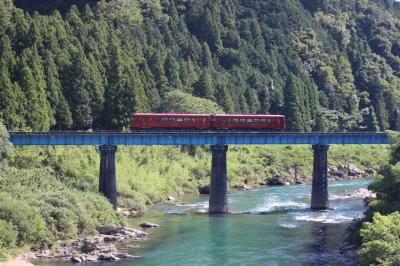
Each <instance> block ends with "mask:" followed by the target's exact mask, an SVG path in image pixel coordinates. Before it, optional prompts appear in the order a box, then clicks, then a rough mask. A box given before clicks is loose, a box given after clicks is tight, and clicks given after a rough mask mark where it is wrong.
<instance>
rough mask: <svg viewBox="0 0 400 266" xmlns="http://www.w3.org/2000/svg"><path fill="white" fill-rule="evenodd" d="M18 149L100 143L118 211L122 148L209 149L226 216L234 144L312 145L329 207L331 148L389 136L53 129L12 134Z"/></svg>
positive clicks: (103, 180)
mask: <svg viewBox="0 0 400 266" xmlns="http://www.w3.org/2000/svg"><path fill="white" fill-rule="evenodd" d="M10 140H11V142H12V143H13V144H14V145H17V146H20V145H95V146H98V150H99V152H100V174H99V191H100V192H101V193H103V194H104V195H105V196H106V197H107V198H108V199H109V201H110V202H111V203H112V204H113V206H114V208H116V207H117V188H116V169H115V152H116V151H117V145H210V150H211V153H212V163H211V182H210V198H209V212H210V213H225V212H227V211H228V203H227V180H228V179H227V167H226V165H227V161H226V153H227V150H228V145H229V144H240V145H251V144H257V145H265V144H269V145H271V144H284V145H294V144H309V145H312V149H313V152H314V163H313V178H312V191H311V208H312V209H315V210H320V209H326V208H328V207H329V202H328V149H329V145H335V144H390V142H391V141H390V138H389V136H388V134H386V133H376V132H335V133H322V132H310V133H300V132H262V131H203V130H197V131H196V130H185V131H171V130H157V131H153V130H152V131H150V130H148V131H134V132H126V133H125V132H115V131H98V132H96V131H95V132H84V131H54V132H11V133H10Z"/></svg>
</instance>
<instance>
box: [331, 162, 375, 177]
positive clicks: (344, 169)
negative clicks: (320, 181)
mask: <svg viewBox="0 0 400 266" xmlns="http://www.w3.org/2000/svg"><path fill="white" fill-rule="evenodd" d="M375 174H376V171H375V170H374V169H372V168H366V169H365V170H361V169H359V168H358V167H357V166H355V165H354V164H351V163H350V164H349V163H346V164H340V165H330V166H329V167H328V176H329V179H331V180H341V179H358V178H365V177H369V176H373V175H375Z"/></svg>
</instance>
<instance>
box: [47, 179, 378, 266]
mask: <svg viewBox="0 0 400 266" xmlns="http://www.w3.org/2000/svg"><path fill="white" fill-rule="evenodd" d="M369 182H370V180H350V181H339V182H332V183H330V184H329V193H330V194H329V196H330V206H331V208H332V210H329V211H323V212H311V211H310V210H309V209H308V207H309V202H310V194H311V187H310V186H309V185H298V186H289V187H263V188H259V189H254V190H251V191H235V192H233V193H232V194H230V195H229V207H230V211H231V212H232V214H229V215H217V216H209V215H208V214H207V213H206V212H207V206H208V197H207V196H196V197H191V198H186V199H185V203H182V204H179V205H178V206H175V205H161V206H156V207H154V208H152V209H151V210H150V211H149V212H148V214H147V215H146V216H145V217H142V218H138V219H133V220H131V222H132V225H133V226H136V227H137V225H138V224H139V223H141V222H143V221H146V222H154V223H158V224H160V226H161V227H160V228H156V229H148V230H147V232H148V233H149V237H148V239H147V240H144V241H137V242H132V243H129V245H128V247H126V246H125V247H122V249H123V250H125V251H127V252H129V253H131V254H133V255H141V256H143V259H139V260H135V261H122V262H116V263H101V264H99V263H97V264H95V265H102V266H103V265H118V266H131V265H138V266H139V265H140V266H141V265H353V264H354V260H353V259H352V258H351V257H349V256H346V255H345V254H342V253H341V252H340V250H339V247H340V244H341V243H342V242H343V239H344V238H345V236H346V227H347V226H348V225H349V223H350V222H351V220H352V219H354V218H358V217H361V216H362V212H363V210H364V208H363V204H362V200H337V196H338V195H343V194H344V193H346V192H345V191H347V192H348V191H351V190H356V189H358V188H361V187H366V186H367V185H368V183H369ZM319 229H322V231H323V233H322V234H320V235H319V234H318V231H319ZM43 265H47V266H50V265H51V266H56V265H57V266H60V265H62V266H67V265H68V266H70V265H73V264H70V263H50V264H49V263H47V264H43ZM85 265H93V264H85Z"/></svg>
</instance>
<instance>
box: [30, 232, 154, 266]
mask: <svg viewBox="0 0 400 266" xmlns="http://www.w3.org/2000/svg"><path fill="white" fill-rule="evenodd" d="M97 231H98V232H99V234H97V235H94V236H87V237H82V238H77V239H75V240H70V241H65V242H59V243H57V246H56V247H55V248H52V249H44V250H39V251H35V252H30V253H26V254H24V255H23V257H24V258H26V259H27V260H29V261H33V262H35V261H39V262H43V261H64V262H74V263H84V262H114V261H119V260H136V259H140V258H141V257H140V256H134V255H131V254H128V253H126V252H121V251H120V250H119V249H118V248H117V245H122V244H123V243H125V242H127V241H133V240H143V239H145V238H146V236H147V233H145V232H143V231H140V230H137V229H133V228H129V227H115V226H102V227H98V228H97Z"/></svg>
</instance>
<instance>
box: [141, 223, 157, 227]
mask: <svg viewBox="0 0 400 266" xmlns="http://www.w3.org/2000/svg"><path fill="white" fill-rule="evenodd" d="M140 227H142V228H153V227H160V225H158V224H151V223H142V224H140Z"/></svg>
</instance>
